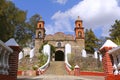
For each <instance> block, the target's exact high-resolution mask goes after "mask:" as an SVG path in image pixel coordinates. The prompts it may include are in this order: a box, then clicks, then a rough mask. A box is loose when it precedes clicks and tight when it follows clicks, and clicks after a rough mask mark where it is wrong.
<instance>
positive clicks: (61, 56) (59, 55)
mask: <svg viewBox="0 0 120 80" xmlns="http://www.w3.org/2000/svg"><path fill="white" fill-rule="evenodd" d="M64 57H65V56H64V52H63V51H61V50H58V51H56V52H55V61H64Z"/></svg>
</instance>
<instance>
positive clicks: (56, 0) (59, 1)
mask: <svg viewBox="0 0 120 80" xmlns="http://www.w3.org/2000/svg"><path fill="white" fill-rule="evenodd" d="M54 2H56V3H59V4H65V3H66V2H67V0H54Z"/></svg>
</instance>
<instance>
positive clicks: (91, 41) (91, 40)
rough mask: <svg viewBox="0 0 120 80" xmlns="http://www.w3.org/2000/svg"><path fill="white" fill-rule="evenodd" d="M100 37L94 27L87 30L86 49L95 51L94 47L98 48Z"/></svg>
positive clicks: (89, 51)
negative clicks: (98, 37) (95, 32)
mask: <svg viewBox="0 0 120 80" xmlns="http://www.w3.org/2000/svg"><path fill="white" fill-rule="evenodd" d="M98 41H99V40H98V39H97V37H96V36H95V34H94V32H93V31H92V29H89V30H88V29H86V31H85V49H86V51H87V52H88V53H94V48H98V44H97V43H98Z"/></svg>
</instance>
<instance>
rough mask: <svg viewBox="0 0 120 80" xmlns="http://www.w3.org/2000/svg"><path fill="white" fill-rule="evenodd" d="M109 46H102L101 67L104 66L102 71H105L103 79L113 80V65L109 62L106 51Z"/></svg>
mask: <svg viewBox="0 0 120 80" xmlns="http://www.w3.org/2000/svg"><path fill="white" fill-rule="evenodd" d="M110 49H111V48H109V47H104V48H103V51H104V52H103V60H102V62H103V67H104V72H105V80H114V74H113V66H112V62H111V58H110V55H109V53H108V50H110Z"/></svg>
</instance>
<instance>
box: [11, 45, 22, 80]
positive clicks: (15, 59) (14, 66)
mask: <svg viewBox="0 0 120 80" xmlns="http://www.w3.org/2000/svg"><path fill="white" fill-rule="evenodd" d="M10 48H11V49H12V50H13V53H12V54H10V56H9V75H10V76H12V77H14V80H16V79H17V70H18V56H19V52H20V51H21V49H20V47H19V46H10Z"/></svg>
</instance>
